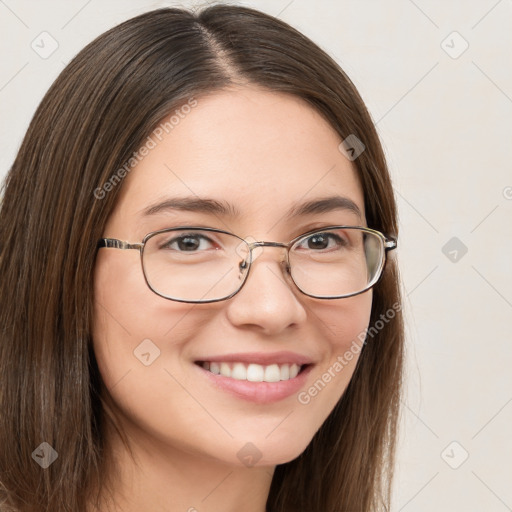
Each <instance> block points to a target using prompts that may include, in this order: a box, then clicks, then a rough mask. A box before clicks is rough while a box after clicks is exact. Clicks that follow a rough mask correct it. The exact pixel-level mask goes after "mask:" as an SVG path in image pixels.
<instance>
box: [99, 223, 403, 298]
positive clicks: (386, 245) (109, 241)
mask: <svg viewBox="0 0 512 512" xmlns="http://www.w3.org/2000/svg"><path fill="white" fill-rule="evenodd" d="M192 229H197V230H201V231H213V232H215V233H224V234H226V235H231V236H234V237H236V238H238V239H239V240H240V241H242V242H244V243H245V244H246V245H247V246H248V248H249V258H248V267H247V274H246V275H245V278H244V280H243V281H242V283H241V285H240V287H239V288H238V289H237V290H235V291H234V292H233V293H231V294H230V295H228V296H227V297H222V298H220V299H207V300H186V299H176V298H174V297H168V296H166V295H164V294H162V293H160V292H158V291H157V290H155V289H154V288H153V287H152V286H151V284H150V283H149V281H148V279H147V277H146V272H145V270H144V260H143V254H144V247H145V245H146V242H147V241H148V240H149V239H150V238H152V237H153V236H155V235H159V234H161V233H166V232H170V231H186V230H192ZM332 229H359V230H362V231H366V232H368V233H373V234H374V235H377V236H378V237H379V239H380V240H381V242H382V246H383V249H384V252H383V257H382V258H381V262H380V266H379V269H378V271H377V272H376V273H375V276H374V278H373V279H372V281H370V283H368V285H367V286H366V287H365V288H364V289H363V290H360V291H358V292H355V293H350V294H347V295H336V296H332V297H320V296H317V295H312V294H309V293H306V292H304V291H303V290H302V289H301V288H300V287H299V285H298V284H297V283H296V282H295V281H294V279H293V277H292V275H291V271H290V269H291V266H290V259H289V256H290V248H291V247H292V246H293V245H294V244H295V243H296V242H297V241H298V240H300V239H301V238H307V237H308V236H311V235H313V234H315V233H322V232H324V231H330V230H332ZM265 246H267V247H284V248H286V271H287V273H288V275H289V276H290V279H291V280H292V282H293V284H294V285H295V287H296V288H297V289H298V290H299V291H300V292H301V293H302V294H304V295H307V296H308V297H312V298H315V299H325V300H330V299H344V298H347V297H353V296H354V295H359V294H361V293H364V292H366V291H368V290H369V289H370V288H372V287H373V286H375V284H377V282H378V281H379V279H380V278H381V276H382V272H383V270H384V266H385V264H386V260H387V257H386V256H387V251H390V250H393V249H396V247H397V240H396V238H393V237H386V236H385V235H384V234H383V233H381V232H380V231H377V230H375V229H371V228H367V227H364V226H344V225H342V226H327V227H323V228H317V229H313V230H311V231H308V232H307V233H303V234H302V235H299V236H297V237H295V238H294V239H293V240H291V241H290V242H288V243H287V244H285V243H281V242H264V241H261V242H248V241H247V240H245V239H243V238H241V237H239V236H238V235H235V234H234V233H230V232H229V231H225V230H223V229H216V228H206V227H202V226H178V227H175V228H165V229H160V230H158V231H152V232H151V233H148V234H147V235H146V236H145V237H144V238H143V240H142V242H141V243H136V244H132V243H130V242H126V241H124V240H118V239H116V238H101V239H100V240H98V244H97V248H98V249H100V248H102V247H106V248H111V249H136V250H138V251H139V253H140V263H141V267H142V274H143V275H144V280H145V281H146V284H147V285H148V287H149V289H150V290H151V291H152V292H154V293H155V294H156V295H158V296H159V297H163V298H164V299H168V300H173V301H176V302H187V303H191V304H207V303H211V302H220V301H223V300H227V299H230V298H231V297H233V296H234V295H236V294H237V293H238V292H239V291H240V290H241V289H242V288H243V286H244V285H245V283H246V282H247V278H248V277H249V273H250V271H251V265H252V263H253V260H252V251H253V249H255V248H257V247H265ZM244 263H245V262H244Z"/></svg>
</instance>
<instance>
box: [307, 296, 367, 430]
mask: <svg viewBox="0 0 512 512" xmlns="http://www.w3.org/2000/svg"><path fill="white" fill-rule="evenodd" d="M371 307H372V291H371V290H369V291H368V292H366V293H363V294H361V295H357V296H355V297H350V298H346V299H339V300H336V301H332V302H330V303H329V304H327V305H320V306H319V307H318V309H317V310H314V314H315V315H314V316H315V317H316V319H317V325H318V327H319V329H320V330H321V339H322V340H323V344H324V345H323V348H324V354H325V357H324V359H323V360H322V361H321V362H320V364H319V365H318V367H317V368H316V369H315V371H314V373H313V374H312V375H311V377H310V379H308V384H307V386H306V387H304V389H302V390H301V392H300V393H299V395H298V396H297V401H298V402H299V404H301V405H302V406H304V407H305V409H307V410H308V411H309V412H308V415H309V418H310V419H313V418H315V422H316V423H315V427H318V428H319V427H320V425H321V423H323V421H324V420H325V419H326V418H327V416H328V415H329V414H330V412H331V411H332V409H333V408H334V406H335V405H336V403H337V402H338V401H339V400H340V398H341V397H342V395H343V393H344V392H345V390H346V388H347V386H348V384H349V382H350V380H351V378H352V376H353V374H354V370H355V368H356V365H357V361H358V359H359V354H360V351H361V349H362V347H363V342H364V339H365V333H366V329H367V328H368V324H369V321H370V316H371Z"/></svg>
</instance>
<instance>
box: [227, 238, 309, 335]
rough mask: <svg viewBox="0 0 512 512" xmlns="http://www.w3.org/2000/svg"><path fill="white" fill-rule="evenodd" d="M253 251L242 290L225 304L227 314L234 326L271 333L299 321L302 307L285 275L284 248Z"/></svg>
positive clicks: (301, 316) (303, 319) (266, 248)
mask: <svg viewBox="0 0 512 512" xmlns="http://www.w3.org/2000/svg"><path fill="white" fill-rule="evenodd" d="M268 245H270V244H268ZM256 251H258V253H257V254H258V256H257V257H256V259H254V261H253V262H252V264H251V268H250V270H249V275H248V276H247V280H246V282H245V283H244V285H243V287H242V289H241V290H240V291H239V292H238V293H237V294H236V295H234V296H233V297H232V298H231V299H229V300H228V301H227V303H226V308H227V317H228V319H229V321H230V322H231V323H232V324H233V325H235V326H237V327H244V326H245V327H247V326H253V328H255V329H259V330H260V331H262V332H263V333H264V334H266V335H275V334H278V333H280V332H281V331H283V330H284V329H286V328H287V327H291V326H297V325H300V324H301V323H303V322H304V321H305V319H306V317H307V314H306V309H305V308H304V305H303V304H302V302H301V301H300V300H299V294H300V292H299V291H298V290H297V289H296V288H295V285H294V284H293V282H292V280H291V278H290V277H289V275H287V270H286V263H285V261H284V249H283V248H282V247H281V246H278V245H276V246H273V247H272V246H270V247H265V248H264V247H258V248H256ZM253 257H254V256H253ZM304 297H305V296H304Z"/></svg>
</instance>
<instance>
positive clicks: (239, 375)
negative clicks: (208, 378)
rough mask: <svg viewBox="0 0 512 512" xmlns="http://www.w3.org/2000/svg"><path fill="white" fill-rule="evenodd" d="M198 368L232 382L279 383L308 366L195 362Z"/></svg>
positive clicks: (292, 377)
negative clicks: (229, 379) (232, 380)
mask: <svg viewBox="0 0 512 512" xmlns="http://www.w3.org/2000/svg"><path fill="white" fill-rule="evenodd" d="M195 364H197V365H198V366H201V367H202V368H204V369H205V370H207V371H209V372H210V373H213V374H214V375H221V376H223V377H228V378H231V379H234V380H241V381H248V382H280V381H286V380H291V379H294V378H295V377H297V375H298V374H299V373H301V372H302V371H304V370H305V369H306V367H308V366H310V365H309V364H303V365H298V364H295V363H285V364H269V365H261V364H255V363H242V362H213V361H211V362H210V361H196V363H195Z"/></svg>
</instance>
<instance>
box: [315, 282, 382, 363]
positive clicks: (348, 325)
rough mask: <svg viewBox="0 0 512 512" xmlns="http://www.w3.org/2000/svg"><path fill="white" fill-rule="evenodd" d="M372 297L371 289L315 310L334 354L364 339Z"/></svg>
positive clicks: (324, 335)
mask: <svg viewBox="0 0 512 512" xmlns="http://www.w3.org/2000/svg"><path fill="white" fill-rule="evenodd" d="M372 297H373V295H372V290H369V291H368V292H365V293H362V294H360V295H356V296H354V297H349V298H345V299H337V300H334V301H332V302H329V304H326V305H321V306H320V307H319V308H318V310H315V316H316V317H317V318H318V325H319V326H320V328H321V329H322V332H323V337H324V339H326V340H327V341H328V343H329V348H330V351H331V353H332V355H334V353H335V354H336V355H338V353H339V352H340V351H341V352H345V351H346V350H347V349H349V348H350V347H351V346H352V342H354V341H358V340H360V339H362V340H364V333H365V332H366V329H367V328H368V324H369V322H370V316H371V309H372Z"/></svg>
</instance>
